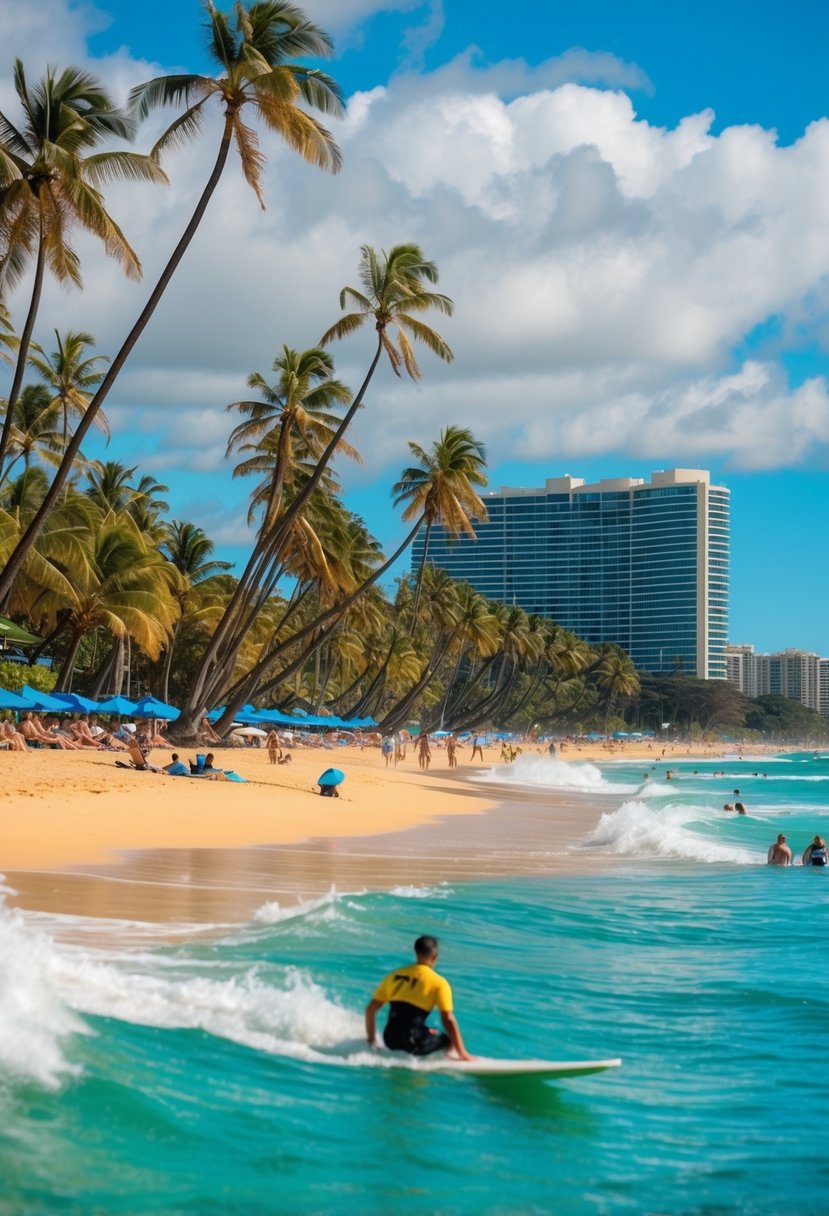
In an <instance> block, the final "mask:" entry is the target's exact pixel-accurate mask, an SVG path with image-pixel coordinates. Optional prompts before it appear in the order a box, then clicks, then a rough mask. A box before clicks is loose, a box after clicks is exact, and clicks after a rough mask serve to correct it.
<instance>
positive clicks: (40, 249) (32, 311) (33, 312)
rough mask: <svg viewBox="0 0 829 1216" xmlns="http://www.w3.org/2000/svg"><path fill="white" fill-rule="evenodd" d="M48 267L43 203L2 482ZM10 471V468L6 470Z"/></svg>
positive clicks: (2, 442) (0, 445)
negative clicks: (33, 276) (14, 417)
mask: <svg viewBox="0 0 829 1216" xmlns="http://www.w3.org/2000/svg"><path fill="white" fill-rule="evenodd" d="M45 268H46V240H45V232H44V226H43V204H42V203H41V204H40V224H39V229H38V238H37V261H36V262H35V278H34V283H33V284H32V298H31V300H30V302H29V311H28V313H27V314H26V320H25V322H24V325H23V332H22V333H21V335H20V346H19V347H18V348H17V362H16V364H15V367H14V379H13V380H12V386H11V388H10V389H9V398H8V402H7V403H6V417H5V418H4V419H3V430H2V433H0V483H2V481H3V479H4V477H5V473H4V472H3V465H4V464H5V462H6V455H7V453H8V450H9V439H10V438H11V429H12V415H13V414H14V407H15V406H16V405H17V398H18V397H19V396H20V389H21V387H22V385H23V376H24V374H25V372H26V361H27V359H28V357H29V347H30V345H31V342H32V332H33V331H34V327H35V319H36V317H37V313H38V309H39V307H40V297H41V295H42V293H43V274H44V270H45ZM6 472H8V469H7V470H6ZM0 596H2V588H0Z"/></svg>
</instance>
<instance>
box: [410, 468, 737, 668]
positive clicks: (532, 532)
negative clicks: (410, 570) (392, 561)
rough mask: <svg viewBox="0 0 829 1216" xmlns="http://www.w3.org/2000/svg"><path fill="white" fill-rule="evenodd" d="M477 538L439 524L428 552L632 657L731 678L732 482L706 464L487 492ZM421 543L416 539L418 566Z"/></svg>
mask: <svg viewBox="0 0 829 1216" xmlns="http://www.w3.org/2000/svg"><path fill="white" fill-rule="evenodd" d="M484 501H485V502H486V506H487V510H488V512H489V523H486V524H476V525H475V531H476V534H477V540H476V541H473V540H471V539H470V538H468V537H465V536H462V537H460V538H459V539H457V540H453V539H452V538H450V537H449V536H447V535H446V533H445V532H444V531H443V530H442V529H441V528H440V527H437V526H436V527H435V528H433V529H432V533H431V536H430V539H429V549H428V561H429V562H431V563H433V564H434V565H436V566H440V567H442V568H443V569H444V570H446V571H447V572H448V573H449V574H450V575H451V576H452V577H453V578H456V579H459V580H462V581H464V582H467V583H471V585H472V586H473V587H474V588H475V589H476V590H477V591H479V592H481V594H482V595H485V596H487V597H488V598H489V599H493V600H501V601H503V602H504V603H507V604H519V605H520V606H521V607H522V608H523V609H524V610H525V611H526V612H529V613H538V614H540V615H542V616H545V617H548V618H549V619H551V620H554V621H556V622H557V623H558V624H560V625H562V626H563V627H564V628H566V629H571V630H572V631H573V632H574V633H576V634H578V635H579V636H580V637H582V638H584V639H585V641H587V642H589V643H590V644H591V645H598V644H600V643H601V642H615V643H616V644H617V645H619V646H621V647H622V648H623V649H624V650H625V651H627V653H628V654H629V655H630V657H631V659H632V660H633V662H634V664H635V665H636V667H637V669H638V670H640V671H650V672H660V671H665V672H670V671H674V670H677V669H678V670H681V671H684V672H686V673H688V674H689V675H696V676H700V677H702V678H703V679H725V676H726V667H725V645H726V640H727V637H728V560H729V520H730V515H729V491H728V490H727V489H726V488H725V487H724V486H712V485H711V484H710V475H709V474H708V473H707V472H705V471H704V470H702V469H668V470H666V471H664V472H655V473H653V475H652V479H651V481H649V482H645V481H643V480H642V479H641V478H632V477H625V478H620V479H617V480H607V481H600V482H598V483H596V484H594V485H586V484H585V483H584V481H583V479H581V478H577V477H571V476H570V475H569V474H568V475H566V476H564V477H557V478H552V479H550V480H548V481H547V482H546V484H545V485H544V487H543V488H541V489H513V488H504V489H502V490H500V491H499V492H498V493H491V494H489V495H487V496H485V499H484ZM424 544H425V534H424V533H423V532H421V533H420V535H419V536H418V538H417V540H416V541H415V545H414V552H413V562H414V567H415V568H417V566H418V565H419V563H420V561H421V558H422V555H423V547H424Z"/></svg>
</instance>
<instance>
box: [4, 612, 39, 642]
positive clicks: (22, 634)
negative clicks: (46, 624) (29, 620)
mask: <svg viewBox="0 0 829 1216" xmlns="http://www.w3.org/2000/svg"><path fill="white" fill-rule="evenodd" d="M42 641H43V638H36V637H35V635H34V634H33V633H27V632H26V630H25V629H21V628H20V626H19V625H15V623H14V621H10V620H9V619H8V617H5V616H0V650H1V649H2V647H3V646H4V645H5V644H6V642H17V643H18V645H19V644H20V643H21V642H22V643H23V644H24V645H29V646H33V645H34V644H35V642H42Z"/></svg>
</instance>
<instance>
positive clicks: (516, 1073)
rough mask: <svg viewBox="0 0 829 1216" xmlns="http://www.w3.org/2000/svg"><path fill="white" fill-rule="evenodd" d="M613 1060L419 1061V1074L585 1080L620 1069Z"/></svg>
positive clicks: (617, 1062)
mask: <svg viewBox="0 0 829 1216" xmlns="http://www.w3.org/2000/svg"><path fill="white" fill-rule="evenodd" d="M621 1063H622V1061H621V1060H619V1059H616V1060H495V1059H488V1058H487V1057H485V1056H479V1057H478V1058H477V1059H474V1060H448V1059H447V1058H446V1057H445V1056H444V1057H442V1058H441V1059H435V1060H423V1061H422V1062H421V1061H418V1072H441V1073H450V1074H451V1075H453V1076H459V1077H537V1078H538V1079H539V1080H543V1079H544V1078H553V1077H585V1076H587V1075H588V1074H589V1073H593V1072H604V1071H605V1069H607V1068H619V1066H620V1065H621Z"/></svg>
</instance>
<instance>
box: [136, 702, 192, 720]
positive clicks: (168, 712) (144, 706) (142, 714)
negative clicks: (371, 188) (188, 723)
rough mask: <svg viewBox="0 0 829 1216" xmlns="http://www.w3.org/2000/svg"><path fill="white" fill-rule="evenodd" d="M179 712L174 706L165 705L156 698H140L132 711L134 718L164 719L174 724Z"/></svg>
mask: <svg viewBox="0 0 829 1216" xmlns="http://www.w3.org/2000/svg"><path fill="white" fill-rule="evenodd" d="M179 712H180V711H179V710H177V709H176V707H175V706H174V705H166V704H165V703H164V702H163V701H159V700H158V699H157V698H156V697H142V699H141V700H140V701H139V702H138V703H137V705H136V706H135V709H133V710H132V713H133V715H134V716H135V717H136V718H166V719H167V721H168V722H174V721H175V719H176V718H177V717H178V716H179Z"/></svg>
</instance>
